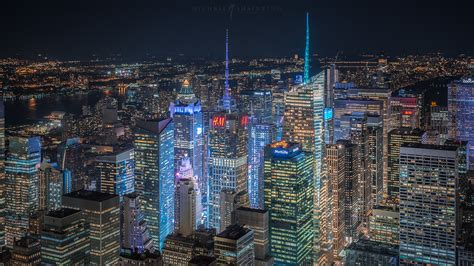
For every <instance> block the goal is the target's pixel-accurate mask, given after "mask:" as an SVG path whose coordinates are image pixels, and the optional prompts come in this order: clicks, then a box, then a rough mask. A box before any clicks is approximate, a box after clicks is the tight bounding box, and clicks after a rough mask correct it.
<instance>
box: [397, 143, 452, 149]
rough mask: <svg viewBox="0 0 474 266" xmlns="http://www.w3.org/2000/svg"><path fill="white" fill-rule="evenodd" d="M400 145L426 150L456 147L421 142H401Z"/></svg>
mask: <svg viewBox="0 0 474 266" xmlns="http://www.w3.org/2000/svg"><path fill="white" fill-rule="evenodd" d="M401 147H404V148H417V149H427V150H440V151H456V150H457V149H458V147H456V146H447V145H433V144H421V143H402V146H401Z"/></svg>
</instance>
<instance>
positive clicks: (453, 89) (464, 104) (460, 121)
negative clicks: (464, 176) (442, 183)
mask: <svg viewBox="0 0 474 266" xmlns="http://www.w3.org/2000/svg"><path fill="white" fill-rule="evenodd" d="M448 114H449V120H450V124H449V125H450V127H449V137H450V138H453V139H456V140H458V141H468V142H469V143H468V158H469V169H471V170H474V134H473V132H474V76H473V77H469V78H464V79H461V80H458V81H454V82H453V83H451V84H450V85H449V86H448Z"/></svg>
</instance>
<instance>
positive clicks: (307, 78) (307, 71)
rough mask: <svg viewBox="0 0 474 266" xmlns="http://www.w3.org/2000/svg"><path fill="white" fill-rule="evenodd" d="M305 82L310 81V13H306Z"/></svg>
mask: <svg viewBox="0 0 474 266" xmlns="http://www.w3.org/2000/svg"><path fill="white" fill-rule="evenodd" d="M303 82H304V84H307V83H308V82H309V13H306V48H305V51H304V80H303Z"/></svg>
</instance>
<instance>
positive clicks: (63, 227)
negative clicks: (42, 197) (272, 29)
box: [41, 208, 91, 265]
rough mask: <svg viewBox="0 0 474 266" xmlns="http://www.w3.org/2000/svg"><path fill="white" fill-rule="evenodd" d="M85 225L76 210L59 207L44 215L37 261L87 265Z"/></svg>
mask: <svg viewBox="0 0 474 266" xmlns="http://www.w3.org/2000/svg"><path fill="white" fill-rule="evenodd" d="M90 253H91V240H90V231H89V225H88V224H86V221H85V219H84V217H83V215H82V212H81V211H80V210H74V209H67V208H61V209H58V210H54V211H51V212H49V213H48V214H46V215H45V217H44V228H43V231H42V232H41V262H42V263H43V264H45V265H87V264H88V263H89V260H90Z"/></svg>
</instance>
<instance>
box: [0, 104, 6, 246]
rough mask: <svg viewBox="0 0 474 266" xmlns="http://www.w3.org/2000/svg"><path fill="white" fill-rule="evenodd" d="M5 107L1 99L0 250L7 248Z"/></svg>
mask: <svg viewBox="0 0 474 266" xmlns="http://www.w3.org/2000/svg"><path fill="white" fill-rule="evenodd" d="M5 181H6V179H5V107H4V105H3V98H0V248H3V247H4V246H5V244H6V243H5V213H6V206H5V196H6V195H5Z"/></svg>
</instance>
